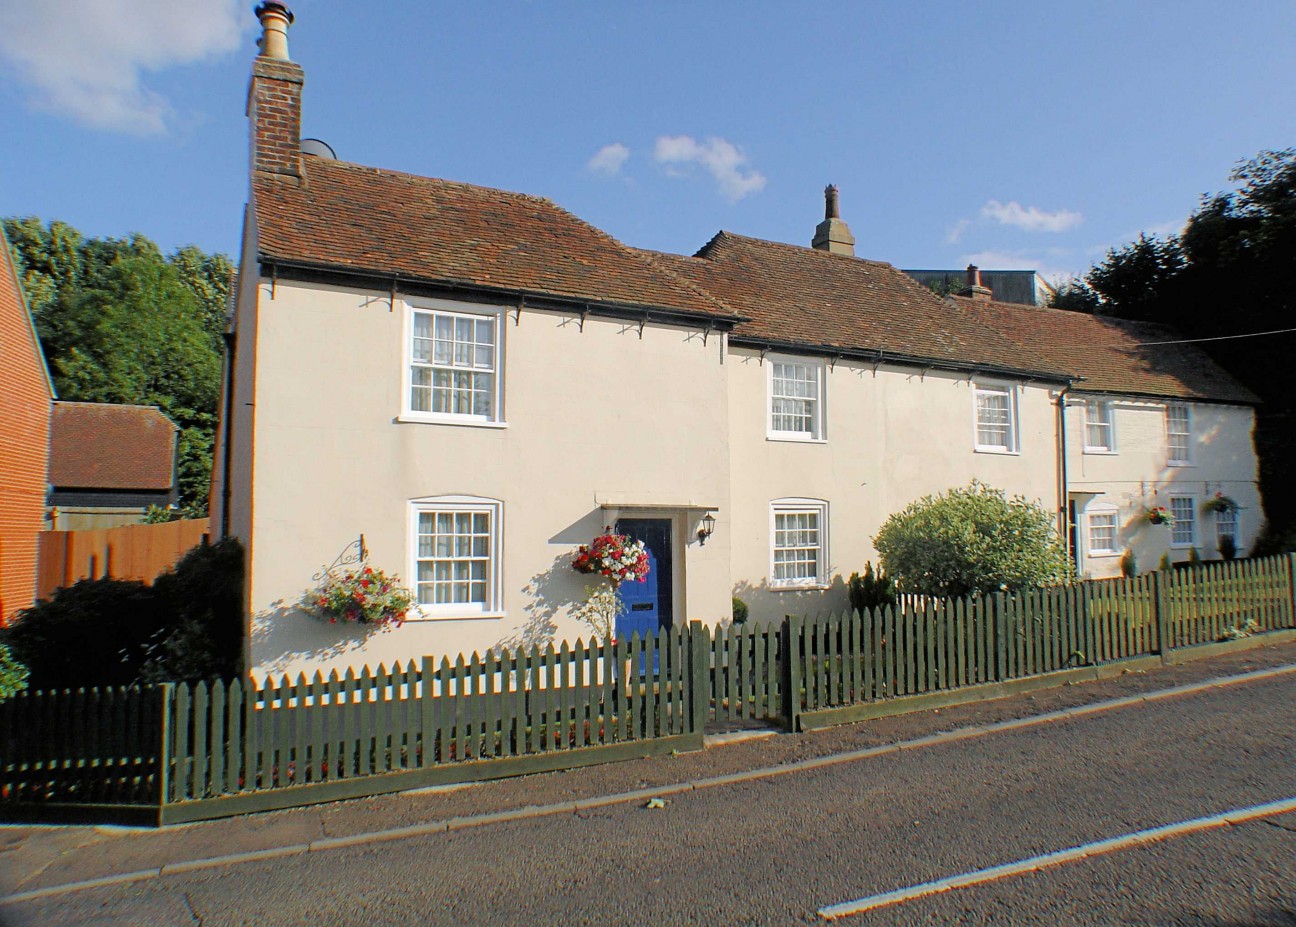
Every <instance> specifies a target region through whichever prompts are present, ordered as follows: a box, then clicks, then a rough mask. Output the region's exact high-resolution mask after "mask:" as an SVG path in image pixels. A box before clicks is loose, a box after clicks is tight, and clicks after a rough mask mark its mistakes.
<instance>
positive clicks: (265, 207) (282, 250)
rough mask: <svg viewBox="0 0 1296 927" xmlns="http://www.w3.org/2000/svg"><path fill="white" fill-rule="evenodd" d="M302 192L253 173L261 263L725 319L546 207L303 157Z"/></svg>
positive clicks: (602, 236)
mask: <svg viewBox="0 0 1296 927" xmlns="http://www.w3.org/2000/svg"><path fill="white" fill-rule="evenodd" d="M303 162H304V165H303V169H304V171H305V182H304V183H302V184H297V183H294V182H284V181H283V180H282V179H279V178H271V177H264V176H261V175H255V176H254V178H253V195H254V197H255V201H256V222H257V235H258V247H259V248H260V251H261V254H262V255H263V256H265V257H266V258H269V259H272V260H273V259H274V258H279V259H281V260H286V261H296V262H301V263H305V264H313V265H323V266H327V267H332V268H343V269H351V270H356V271H366V272H373V273H378V274H399V275H401V276H404V277H407V278H413V279H417V280H422V281H429V282H436V283H448V284H451V285H457V286H467V287H478V288H487V289H492V290H499V291H508V292H520V293H526V294H534V295H536V296H549V297H554V298H558V299H564V300H577V301H586V302H590V303H612V304H616V305H627V306H633V307H635V308H659V309H668V310H674V311H677V312H684V313H689V314H696V315H702V316H711V317H716V318H724V319H732V318H733V316H732V313H731V312H730V311H729V310H728V309H727V308H726V307H725V306H723V305H721V304H720V303H718V302H717V301H716V300H715V299H713V298H712V297H711V296H709V295H708V294H706V293H704V292H701V291H699V290H698V289H697V288H696V287H695V286H692V285H691V284H689V283H688V282H687V281H685V280H682V279H680V278H679V277H677V276H676V275H674V274H673V273H671V272H670V271H669V269H667V268H664V267H661V266H659V265H657V264H655V263H654V262H653V261H651V260H650V259H649V258H648V257H647V256H646V255H644V254H641V253H639V252H637V251H634V250H633V249H631V248H628V247H626V246H625V245H623V244H621V243H620V242H618V241H617V240H616V239H614V238H612V237H611V236H610V235H608V234H606V233H605V232H602V231H600V230H598V229H596V228H594V227H593V226H592V225H589V224H588V223H586V222H584V221H582V220H581V219H578V218H577V217H576V216H574V215H572V214H571V213H569V212H567V211H566V210H564V209H561V208H559V207H558V206H556V205H554V204H553V203H552V202H551V201H549V200H547V199H543V198H541V197H536V196H527V195H525V194H521V193H509V192H506V191H503V190H493V189H490V188H488V187H478V186H473V185H471V184H464V183H454V182H451V181H448V180H437V179H434V178H431V177H418V176H415V175H412V174H402V173H398V172H395V171H385V170H378V169H376V168H369V167H362V166H360V165H357V164H349V163H347V162H344V161H331V160H324V159H321V158H309V157H308V158H304V159H303Z"/></svg>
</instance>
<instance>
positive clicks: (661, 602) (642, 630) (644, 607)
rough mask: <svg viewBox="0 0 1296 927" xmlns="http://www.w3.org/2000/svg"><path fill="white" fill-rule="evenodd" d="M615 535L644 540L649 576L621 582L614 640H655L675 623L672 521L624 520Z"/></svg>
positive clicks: (665, 519)
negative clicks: (620, 607) (621, 608)
mask: <svg viewBox="0 0 1296 927" xmlns="http://www.w3.org/2000/svg"><path fill="white" fill-rule="evenodd" d="M616 530H617V533H618V534H625V535H629V536H630V537H632V538H634V539H635V540H638V541H643V544H644V547H645V548H646V549H647V551H648V576H647V578H646V579H645V580H644V581H643V582H642V583H637V582H629V583H622V584H621V586H620V589H619V590H618V595H620V597H621V602H622V604H624V605H625V611H623V612H622V613H621V615H620V617H618V618H617V622H616V636H617V640H629V639H630V635H632V634H635V633H637V634H638V635H639V637H640V639H641V640H642V639H645V638H651V637H656V636H657V632H658V630H660V629H661V628H670V627H671V625H672V624H673V621H674V609H673V606H674V601H673V597H672V585H671V580H672V576H671V522H670V519H669V518H623V519H621V520H620V521H619V522H617V526H616Z"/></svg>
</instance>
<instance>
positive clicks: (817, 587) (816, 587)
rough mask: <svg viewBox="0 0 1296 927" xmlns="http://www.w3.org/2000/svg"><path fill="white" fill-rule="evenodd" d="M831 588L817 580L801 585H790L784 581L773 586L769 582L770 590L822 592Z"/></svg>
mask: <svg viewBox="0 0 1296 927" xmlns="http://www.w3.org/2000/svg"><path fill="white" fill-rule="evenodd" d="M831 588H832V586H830V585H829V584H828V583H818V582H816V583H803V584H801V585H791V584H786V583H785V584H783V585H781V586H775V585H774V584H772V583H771V584H770V592H823V591H825V590H827V589H831Z"/></svg>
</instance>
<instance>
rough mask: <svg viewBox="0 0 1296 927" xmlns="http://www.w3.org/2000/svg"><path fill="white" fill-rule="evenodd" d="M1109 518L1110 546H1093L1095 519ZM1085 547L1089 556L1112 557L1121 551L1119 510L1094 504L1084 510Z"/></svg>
mask: <svg viewBox="0 0 1296 927" xmlns="http://www.w3.org/2000/svg"><path fill="white" fill-rule="evenodd" d="M1099 518H1101V519H1108V518H1110V519H1111V528H1112V539H1111V546H1110V547H1095V546H1094V528H1095V527H1096V526H1095V525H1094V521H1095V519H1099ZM1085 547H1086V553H1087V555H1088V556H1090V557H1113V556H1116V555H1117V554H1119V553H1121V547H1120V511H1119V510H1118V509H1116V508H1115V507H1113V506H1095V507H1094V508H1091V509H1086V510H1085Z"/></svg>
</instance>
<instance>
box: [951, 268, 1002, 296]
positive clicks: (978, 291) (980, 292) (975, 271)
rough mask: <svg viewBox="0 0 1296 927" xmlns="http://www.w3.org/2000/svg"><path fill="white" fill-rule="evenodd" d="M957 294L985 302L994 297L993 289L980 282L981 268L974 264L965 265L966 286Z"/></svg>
mask: <svg viewBox="0 0 1296 927" xmlns="http://www.w3.org/2000/svg"><path fill="white" fill-rule="evenodd" d="M959 296H966V297H968V298H969V299H975V300H977V301H978V302H986V303H988V302H990V301H991V300H993V299H994V291H993V290H991V289H990V288H989V287H988V286H983V285H982V284H981V268H979V267H977V266H976V265H975V264H969V265H968V266H967V286H966V287H964V288H963V289H962V290H961V291H960V292H959Z"/></svg>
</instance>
